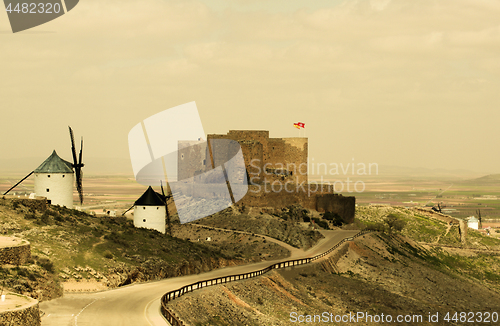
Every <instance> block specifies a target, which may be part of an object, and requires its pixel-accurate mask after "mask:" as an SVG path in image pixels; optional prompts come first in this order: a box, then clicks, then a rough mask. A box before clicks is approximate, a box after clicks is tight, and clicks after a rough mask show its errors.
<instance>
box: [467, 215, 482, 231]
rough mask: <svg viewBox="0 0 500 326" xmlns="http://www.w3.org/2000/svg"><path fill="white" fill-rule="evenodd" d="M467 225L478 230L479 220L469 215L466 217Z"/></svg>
mask: <svg viewBox="0 0 500 326" xmlns="http://www.w3.org/2000/svg"><path fill="white" fill-rule="evenodd" d="M467 226H468V227H469V228H471V229H475V230H478V229H479V220H478V219H477V218H475V217H474V216H471V217H469V218H468V219H467Z"/></svg>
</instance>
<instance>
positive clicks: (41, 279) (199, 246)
mask: <svg viewBox="0 0 500 326" xmlns="http://www.w3.org/2000/svg"><path fill="white" fill-rule="evenodd" d="M192 228H193V226H189V225H177V226H176V227H175V228H174V230H175V232H174V234H173V235H174V237H170V236H169V235H163V234H161V233H159V232H156V231H153V230H146V229H137V228H134V227H133V225H132V222H131V221H128V220H126V219H125V218H109V217H107V218H102V217H101V218H98V217H93V216H90V215H87V214H85V213H82V212H79V211H76V210H69V209H66V208H61V207H58V206H49V208H48V209H47V210H46V211H44V212H42V211H36V210H33V209H31V208H27V207H24V206H23V205H21V204H19V203H18V202H16V201H12V200H6V199H2V198H0V234H3V235H8V236H16V237H19V238H23V239H26V240H28V241H30V243H31V252H32V257H33V259H32V260H31V261H30V262H28V264H26V265H23V266H3V267H2V268H1V269H0V273H1V275H3V277H4V279H5V280H6V283H5V285H6V287H7V288H9V289H11V290H13V291H16V292H18V293H21V294H25V295H29V296H31V297H34V298H37V299H41V300H45V299H50V298H54V297H57V296H60V295H61V294H62V287H61V283H62V284H63V285H66V284H69V283H78V284H80V285H82V284H88V283H89V282H93V283H95V284H97V285H98V288H99V289H103V288H112V287H117V286H122V285H126V284H130V283H133V282H139V281H148V280H155V279H161V278H167V277H174V276H181V275H187V274H193V273H200V272H204V271H209V270H212V269H215V268H220V267H225V266H228V265H236V264H243V263H247V262H254V261H260V260H266V259H277V258H282V257H286V256H288V255H289V252H288V251H287V250H284V249H283V248H282V247H281V246H278V245H276V244H274V243H266V241H265V240H264V239H262V237H259V236H252V235H245V236H241V235H238V236H237V237H232V234H230V233H229V234H228V233H225V234H224V235H218V234H216V233H214V232H215V231H210V230H204V231H201V230H198V228H196V230H195V229H192ZM207 237H212V238H214V239H217V241H210V242H207V241H206V240H205V239H206V238H207ZM198 239H200V241H198ZM262 252H266V253H267V255H265V256H263V255H262V254H261V253H262ZM73 288H75V287H74V286H73Z"/></svg>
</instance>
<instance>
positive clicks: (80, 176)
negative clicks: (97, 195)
mask: <svg viewBox="0 0 500 326" xmlns="http://www.w3.org/2000/svg"><path fill="white" fill-rule="evenodd" d="M82 151H83V137H82V140H81V142H80V153H79V156H78V165H77V166H76V167H75V172H76V171H78V172H76V175H77V178H76V189H77V190H78V196H79V197H80V205H81V204H83V184H82V180H83V172H82V167H83V164H82V156H83V154H82Z"/></svg>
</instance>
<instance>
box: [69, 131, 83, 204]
mask: <svg viewBox="0 0 500 326" xmlns="http://www.w3.org/2000/svg"><path fill="white" fill-rule="evenodd" d="M68 128H69V135H70V137H71V154H72V155H73V168H74V169H75V179H76V190H77V191H78V196H79V197H80V204H83V186H82V167H83V164H82V150H83V137H82V140H81V148H80V153H79V157H78V158H79V161H77V157H76V147H75V136H74V134H73V129H71V127H70V126H68Z"/></svg>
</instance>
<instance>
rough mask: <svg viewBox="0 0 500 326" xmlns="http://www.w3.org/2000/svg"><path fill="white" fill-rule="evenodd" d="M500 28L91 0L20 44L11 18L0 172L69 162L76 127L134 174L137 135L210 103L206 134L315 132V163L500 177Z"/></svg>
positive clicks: (0, 83)
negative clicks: (155, 121)
mask: <svg viewBox="0 0 500 326" xmlns="http://www.w3.org/2000/svg"><path fill="white" fill-rule="evenodd" d="M499 17H500V2H498V1H490V0H433V1H430V0H419V1H415V0H392V1H391V0H347V1H332V0H329V1H324V0H321V1H310V0H304V1H302V0H275V1H270V0H265V1H259V0H227V1H226V0H216V1H210V0H204V1H203V0H202V1H189V0H181V1H166V0H148V1H139V0H114V1H113V0H107V1H97V0H85V1H81V2H80V3H79V4H78V6H77V7H75V9H73V10H72V11H70V12H69V13H68V14H66V15H64V16H62V17H60V18H58V19H56V20H54V21H52V22H49V23H46V24H44V25H42V26H39V27H35V28H33V29H30V30H27V31H25V32H20V33H16V34H12V32H11V30H10V25H9V22H8V18H7V14H6V13H5V12H4V11H2V12H0V76H1V79H0V105H1V115H0V119H1V127H0V137H1V141H0V153H1V154H0V155H1V156H0V162H5V159H17V158H24V157H39V158H40V159H41V161H43V159H45V158H46V157H48V156H49V155H50V153H51V152H52V150H53V149H56V150H57V151H58V153H60V154H61V156H62V157H63V158H65V159H68V160H69V159H70V149H69V136H68V131H67V126H68V125H71V126H72V127H73V129H74V130H75V133H76V135H77V137H78V136H80V135H83V136H84V138H85V150H84V158H88V159H89V160H92V159H94V158H107V159H108V158H109V159H117V160H116V162H117V164H120V169H121V170H123V169H125V170H127V169H129V170H130V171H131V167H130V162H129V161H128V158H129V154H128V144H127V135H128V132H129V131H130V129H131V128H132V127H133V126H134V125H136V124H137V123H139V122H140V121H142V120H144V119H145V118H147V117H149V116H151V115H153V114H155V113H158V112H160V111H163V110H165V109H168V108H170V107H174V106H177V105H180V104H183V103H187V102H191V101H196V103H197V106H198V109H199V112H200V115H201V119H202V122H203V126H204V129H205V133H226V132H227V131H228V130H230V129H262V130H270V134H271V136H272V137H293V136H298V135H299V134H298V131H297V130H296V129H295V128H293V123H294V122H299V121H300V122H304V123H305V124H306V136H307V137H308V138H309V156H310V157H311V158H314V160H315V162H326V163H331V162H337V163H342V162H345V163H347V162H352V161H353V158H354V160H355V161H356V162H365V163H378V164H379V165H397V166H409V167H426V168H447V169H467V170H472V171H478V172H488V173H500V164H499V161H500V151H499V150H498V147H497V146H498V143H499V137H498V134H499V126H498V125H499V117H500V110H499V104H500V98H499V96H500V95H499V94H500V20H499ZM41 161H39V162H38V161H37V162H36V164H35V165H38V164H40V163H41ZM4 164H5V163H4ZM4 167H6V166H4ZM35 167H36V166H34V167H33V168H35ZM2 168H3V167H1V166H0V171H1V170H2ZM92 170H98V169H97V168H96V167H94V168H93V169H92ZM28 172H29V171H28Z"/></svg>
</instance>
